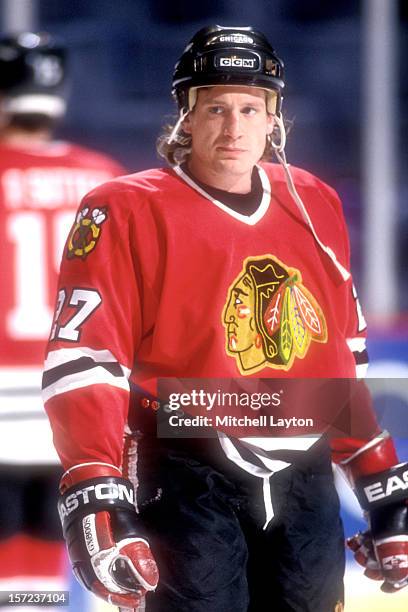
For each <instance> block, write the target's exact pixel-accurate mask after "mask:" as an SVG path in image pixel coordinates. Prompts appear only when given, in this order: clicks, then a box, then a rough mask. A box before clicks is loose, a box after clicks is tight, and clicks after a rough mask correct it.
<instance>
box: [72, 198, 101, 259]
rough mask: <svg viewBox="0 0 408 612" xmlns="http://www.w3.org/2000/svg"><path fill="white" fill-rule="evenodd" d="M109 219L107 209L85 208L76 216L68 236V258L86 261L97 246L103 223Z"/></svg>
mask: <svg viewBox="0 0 408 612" xmlns="http://www.w3.org/2000/svg"><path fill="white" fill-rule="evenodd" d="M106 218H107V211H106V209H105V208H94V209H93V210H91V211H90V210H89V208H83V209H82V210H81V211H80V212H79V213H78V214H77V216H76V219H75V223H74V225H73V227H72V229H71V232H70V234H69V236H68V243H67V257H68V259H72V258H73V257H80V258H81V259H85V258H86V257H87V256H88V255H89V253H90V252H91V251H93V250H94V248H95V247H96V245H97V242H98V240H99V236H100V234H101V231H102V228H101V225H102V223H103V222H104V221H105V220H106Z"/></svg>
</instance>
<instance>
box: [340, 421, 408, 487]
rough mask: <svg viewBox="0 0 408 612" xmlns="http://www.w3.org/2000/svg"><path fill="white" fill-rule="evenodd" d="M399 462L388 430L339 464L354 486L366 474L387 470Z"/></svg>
mask: <svg viewBox="0 0 408 612" xmlns="http://www.w3.org/2000/svg"><path fill="white" fill-rule="evenodd" d="M396 464H398V456H397V452H396V450H395V447H394V442H393V440H392V438H391V436H390V434H389V433H388V432H383V434H382V435H381V437H378V438H374V439H373V440H371V441H370V442H368V443H367V444H365V445H364V446H363V447H362V448H360V449H359V450H358V451H356V452H355V453H354V454H353V455H351V457H349V458H348V459H345V460H344V461H342V462H341V463H340V464H339V465H340V467H341V469H342V470H343V472H344V473H345V474H346V476H347V479H348V481H349V482H350V484H351V486H352V487H353V488H355V487H356V483H357V481H358V480H359V479H360V478H362V477H366V476H370V475H374V474H378V473H379V472H385V471H387V470H389V469H390V468H392V467H393V466H395V465H396Z"/></svg>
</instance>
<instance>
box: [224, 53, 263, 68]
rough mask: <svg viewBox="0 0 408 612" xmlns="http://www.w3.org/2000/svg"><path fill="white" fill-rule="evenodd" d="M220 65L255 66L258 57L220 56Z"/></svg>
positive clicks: (235, 66)
mask: <svg viewBox="0 0 408 612" xmlns="http://www.w3.org/2000/svg"><path fill="white" fill-rule="evenodd" d="M220 66H229V67H233V68H255V67H256V59H250V58H244V57H236V56H235V55H232V56H231V57H220Z"/></svg>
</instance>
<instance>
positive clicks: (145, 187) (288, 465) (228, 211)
mask: <svg viewBox="0 0 408 612" xmlns="http://www.w3.org/2000/svg"><path fill="white" fill-rule="evenodd" d="M283 87H284V81H283V65H282V62H281V60H280V59H279V58H278V57H277V55H276V54H275V52H274V50H273V49H272V47H271V46H270V44H269V43H268V41H267V40H266V38H265V37H264V35H263V34H262V33H260V32H258V31H256V30H254V29H252V28H250V27H247V28H241V27H220V26H212V27H209V28H205V29H203V30H200V31H199V32H198V33H197V34H196V35H195V36H194V37H193V39H192V40H191V41H190V43H189V44H188V45H187V47H186V49H185V50H184V52H183V54H182V56H181V58H180V61H179V62H178V63H177V65H176V68H175V73H174V76H173V93H174V95H175V98H176V100H177V102H178V106H179V112H180V115H179V118H178V121H177V122H176V124H175V125H174V127H172V128H170V129H169V130H168V132H167V133H166V134H165V135H164V136H163V137H162V138H161V140H160V143H159V150H160V152H161V153H162V155H164V156H165V158H166V160H167V161H168V162H169V163H170V166H171V167H170V168H166V169H157V170H148V171H145V172H141V173H137V174H134V175H131V176H128V177H125V178H123V177H122V178H121V179H118V180H114V181H110V182H109V183H107V184H106V185H104V186H101V187H99V188H97V189H95V190H93V191H92V192H91V193H90V194H88V195H87V196H86V197H85V198H84V200H83V202H82V204H81V208H80V211H79V213H78V216H77V219H76V222H75V224H74V226H73V227H72V229H71V233H70V236H69V238H68V241H67V244H66V248H65V252H64V255H63V263H62V268H61V277H60V284H59V292H58V305H57V309H56V312H55V317H54V324H53V328H52V332H51V340H50V343H49V347H48V356H47V359H46V365H45V372H44V377H43V389H44V399H45V402H46V408H47V412H48V414H49V417H50V420H51V423H52V427H53V430H54V439H55V444H56V448H57V450H58V453H59V455H60V458H61V461H62V463H63V466H64V468H65V470H66V471H65V474H64V476H63V478H62V480H61V485H60V490H61V494H62V497H61V500H60V503H59V510H60V515H61V519H62V522H63V527H64V533H65V537H66V540H67V545H68V549H69V554H70V557H71V561H72V564H73V568H74V572H75V574H76V576H77V577H78V578H79V580H80V581H81V582H82V584H83V585H84V586H85V587H86V588H88V589H90V590H91V591H93V592H94V593H96V594H98V595H100V596H101V597H103V598H104V599H106V600H107V601H110V602H111V603H114V604H116V605H120V606H126V607H132V606H133V607H137V606H138V605H139V603H140V601H141V598H142V597H143V596H144V595H145V594H146V593H147V595H146V606H147V608H146V609H147V610H148V611H149V612H163V611H164V610H165V611H166V612H181V611H183V612H202V611H204V610H205V611H209V610H211V612H226V611H234V612H244V611H246V610H250V611H252V612H254V611H257V612H261V611H262V612H263V611H265V610H276V611H278V610H279V612H283V611H284V610H285V611H286V610H288V611H289V610H291V611H296V612H312V611H313V612H329V611H336V612H339V611H340V610H342V609H343V586H342V577H343V571H344V544H343V531H342V526H341V521H340V518H339V504H338V498H337V495H336V493H335V490H334V487H333V476H332V470H331V456H330V452H329V444H328V441H327V439H326V437H325V436H320V437H309V438H304V437H300V438H299V437H298V438H282V437H281V438H276V437H268V436H264V437H262V436H261V437H259V436H258V437H254V438H249V439H248V438H242V439H240V438H238V437H237V436H234V435H228V434H227V433H225V432H224V431H218V432H217V436H216V437H215V438H210V439H171V438H168V439H167V438H166V439H165V438H162V439H160V438H158V437H157V436H156V432H155V420H154V419H155V410H156V409H157V402H156V401H155V393H156V391H157V389H156V381H157V378H158V377H164V378H173V379H176V378H177V379H179V378H184V379H200V378H201V379H202V378H206V379H213V378H217V379H220V378H223V379H228V378H234V377H237V376H242V377H243V378H245V379H247V380H250V379H251V378H252V379H254V380H255V378H256V377H262V378H264V379H273V378H283V379H296V378H301V379H305V378H306V379H307V378H314V379H316V378H321V379H326V378H336V379H337V378H351V379H352V378H355V377H356V365H357V368H358V370H360V371H361V370H362V369H363V368H364V362H365V356H366V352H365V339H364V338H365V323H364V320H363V318H362V316H361V315H359V310H358V302H357V299H356V295H355V292H354V291H353V287H352V281H351V276H350V273H349V271H348V269H349V246H348V238H347V232H346V228H345V223H344V219H343V216H342V211H341V204H340V202H339V199H338V197H337V195H336V193H335V192H334V191H333V190H332V189H331V188H330V187H328V186H327V185H325V184H324V183H322V182H321V181H320V180H318V179H317V178H316V177H314V176H312V175H310V174H309V173H307V172H305V171H302V170H299V169H295V168H292V169H289V167H288V165H287V163H286V159H285V153H284V144H285V130H284V125H283V122H282V118H281V105H282V90H283ZM273 151H275V152H276V155H277V158H278V161H279V162H280V163H279V164H271V163H270V158H271V155H272V152H273ZM129 392H131V395H129ZM129 398H131V399H129ZM358 411H359V412H358V415H357V418H354V419H353V420H354V421H356V422H357V426H356V427H355V429H354V432H353V433H355V434H358V435H356V437H348V438H346V437H343V438H342V439H337V440H335V441H334V443H333V447H334V451H335V459H336V460H337V461H341V462H343V466H344V469H345V470H347V472H348V474H349V476H350V478H351V479H352V480H353V486H355V488H356V491H357V493H358V495H359V497H360V499H361V501H362V504H363V507H364V508H365V510H366V511H367V513H368V516H369V518H370V530H369V531H367V533H366V534H365V535H364V537H362V536H360V537H359V538H357V539H356V540H354V541H353V547H354V548H355V549H356V550H357V549H358V553H357V554H358V556H359V559H360V560H363V561H364V562H366V563H367V567H368V568H369V570H370V572H373V571H375V573H376V576H377V577H380V578H381V579H382V580H383V581H384V588H385V589H386V590H396V589H399V588H402V587H403V586H405V585H406V584H407V581H408V569H407V554H408V537H407V506H406V497H407V496H406V492H405V485H404V484H403V483H404V482H406V474H407V466H406V465H405V466H404V465H397V464H398V460H397V457H396V455H395V451H394V448H393V445H392V441H391V440H390V438H389V437H388V436H387V434H381V432H380V431H379V429H378V425H377V424H376V421H375V418H374V416H373V414H372V412H371V408H370V405H369V403H366V402H364V401H363V400H361V403H360V404H359V405H358ZM124 432H125V436H124V443H123V434H124ZM132 432H135V433H134V434H133V435H132ZM404 475H405V476H404ZM404 477H405V480H404ZM135 505H136V507H137V510H136V511H135ZM363 539H364V542H362V540H363ZM368 549H370V551H371V553H370V554H371V556H370V558H367V557H368ZM365 552H367V555H365ZM374 566H375V567H374ZM158 568H159V569H158ZM159 570H160V580H159Z"/></svg>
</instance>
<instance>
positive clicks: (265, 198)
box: [173, 165, 271, 225]
mask: <svg viewBox="0 0 408 612" xmlns="http://www.w3.org/2000/svg"><path fill="white" fill-rule="evenodd" d="M256 168H257V170H258V174H259V178H260V179H261V184H262V198H261V202H260V204H259V206H258V208H257V209H256V211H255V212H254V213H252V215H242V214H241V213H239V212H237V211H236V210H233V209H232V208H230V207H229V206H226V204H223V203H222V202H220V201H219V200H216V199H215V198H213V197H212V196H211V195H210V194H209V193H207V192H206V191H205V190H204V189H203V188H202V187H200V186H199V185H197V183H196V182H195V181H194V180H193V179H192V178H190V177H189V176H188V175H187V174H186V173H185V172H184V171H183V170H182V168H181V167H180V166H173V170H174V172H175V173H176V174H177V175H178V176H179V177H180V178H181V179H183V181H184V182H185V183H187V185H189V186H190V187H192V188H193V189H194V190H195V191H197V192H198V193H199V194H200V195H202V196H203V197H204V198H206V199H207V200H210V202H212V203H213V204H214V205H215V206H217V207H218V208H220V209H221V210H222V211H224V212H225V213H227V214H228V215H230V216H231V217H234V219H237V220H238V221H241V222H242V223H245V224H246V225H255V224H256V223H258V221H260V220H261V219H262V217H263V216H264V215H265V214H266V211H267V210H268V208H269V204H270V202H271V184H270V182H269V178H268V176H267V174H266V172H265V170H264V169H263V168H261V166H258V165H257V166H256Z"/></svg>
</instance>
